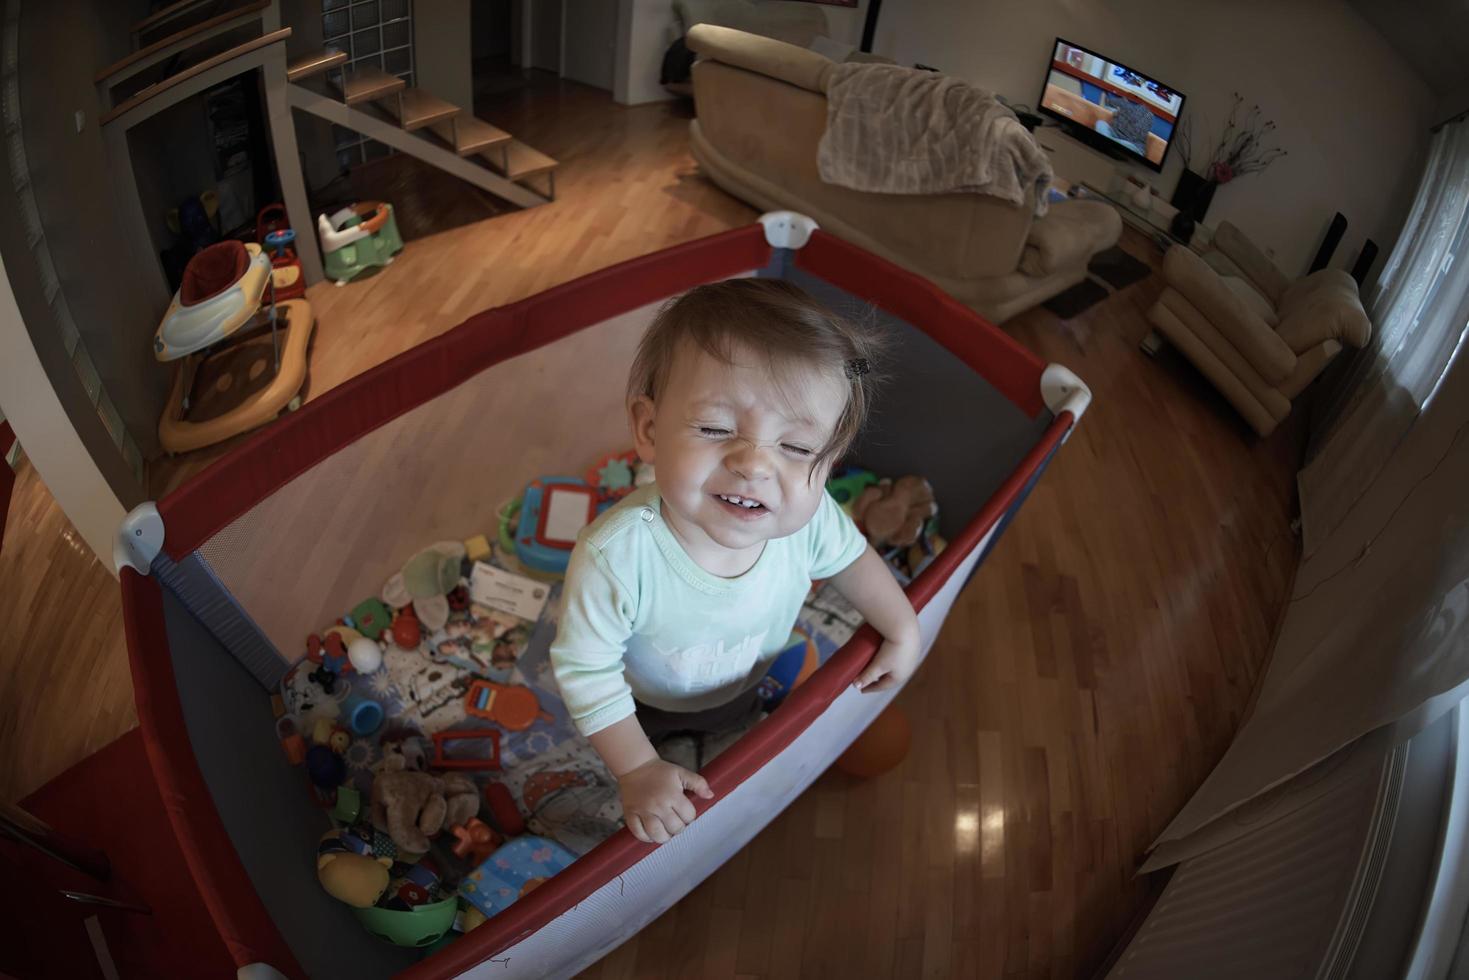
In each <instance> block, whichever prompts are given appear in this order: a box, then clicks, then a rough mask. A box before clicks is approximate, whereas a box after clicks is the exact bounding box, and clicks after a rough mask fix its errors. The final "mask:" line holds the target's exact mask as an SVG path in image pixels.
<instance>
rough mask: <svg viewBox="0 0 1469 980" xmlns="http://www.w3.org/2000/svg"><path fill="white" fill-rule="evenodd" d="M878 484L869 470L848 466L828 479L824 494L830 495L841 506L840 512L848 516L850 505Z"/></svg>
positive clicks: (875, 475)
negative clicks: (869, 488)
mask: <svg viewBox="0 0 1469 980" xmlns="http://www.w3.org/2000/svg"><path fill="white" fill-rule="evenodd" d="M877 482H878V479H877V474H876V473H873V472H872V471H871V470H864V469H859V468H857V467H855V466H849V467H847V468H846V469H843V470H842V471H841V472H839V473H837V474H836V475H834V476H831V477H828V478H827V481H826V492H827V493H829V494H831V495H832V498H833V499H834V500H836V502H837V503H839V504H841V505H842V510H844V511H846V512H847V514H848V516H850V515H851V513H852V504H853V503H854V502H856V500H857V497H858V496H860V495H861V493H862V491H863V490H866V489H867V488H868V487H870V486H873V485H874V484H876V483H877Z"/></svg>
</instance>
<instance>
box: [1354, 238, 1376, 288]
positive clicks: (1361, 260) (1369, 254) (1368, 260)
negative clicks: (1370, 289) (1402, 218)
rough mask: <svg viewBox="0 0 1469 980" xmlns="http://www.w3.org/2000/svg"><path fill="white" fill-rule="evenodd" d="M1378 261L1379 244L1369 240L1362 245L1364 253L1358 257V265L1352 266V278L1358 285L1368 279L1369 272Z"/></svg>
mask: <svg viewBox="0 0 1469 980" xmlns="http://www.w3.org/2000/svg"><path fill="white" fill-rule="evenodd" d="M1376 260H1377V243H1376V242H1374V241H1373V240H1372V239H1370V238H1369V239H1367V240H1366V241H1365V242H1363V243H1362V251H1361V252H1360V253H1358V255H1357V264H1356V265H1354V266H1352V278H1353V279H1355V280H1357V285H1358V286H1360V285H1362V280H1363V279H1366V278H1367V271H1368V270H1369V269H1371V268H1372V263H1373V262H1375V261H1376Z"/></svg>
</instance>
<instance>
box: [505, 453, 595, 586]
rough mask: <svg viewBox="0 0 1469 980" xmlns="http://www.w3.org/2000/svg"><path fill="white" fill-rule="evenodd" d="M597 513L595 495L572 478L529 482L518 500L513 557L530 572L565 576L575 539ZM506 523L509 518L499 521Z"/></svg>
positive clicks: (584, 484) (589, 488) (552, 477)
mask: <svg viewBox="0 0 1469 980" xmlns="http://www.w3.org/2000/svg"><path fill="white" fill-rule="evenodd" d="M600 503H602V504H603V505H604V506H605V502H600ZM598 509H599V501H598V499H597V492H596V491H595V490H593V489H592V488H591V487H589V486H587V484H586V483H585V482H583V481H581V480H578V479H577V478H576V477H573V476H547V477H543V478H541V479H539V480H532V481H531V483H530V486H528V487H526V488H525V493H524V494H523V495H522V496H521V498H520V510H519V517H518V519H516V522H515V523H516V531H515V537H514V551H515V556H516V557H517V558H519V559H520V561H521V563H522V564H524V565H525V566H526V567H527V568H529V569H532V570H533V571H537V572H543V573H549V574H554V575H564V574H566V565H567V563H568V562H569V561H570V560H571V549H572V547H573V546H574V545H575V544H576V536H577V534H578V532H580V531H581V529H582V528H584V527H586V526H587V525H588V524H590V523H591V522H592V521H593V519H595V518H596V516H597V511H598ZM510 519H511V517H510V515H509V514H505V515H503V517H502V520H504V521H505V522H506V523H507V524H508V522H509V520H510Z"/></svg>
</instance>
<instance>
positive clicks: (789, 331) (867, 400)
mask: <svg viewBox="0 0 1469 980" xmlns="http://www.w3.org/2000/svg"><path fill="white" fill-rule="evenodd" d="M683 343H692V344H693V345H694V346H695V348H696V349H698V350H702V351H704V352H705V353H706V354H708V355H709V356H711V357H714V358H717V359H718V360H720V361H722V362H724V363H725V364H732V363H734V360H735V357H736V355H737V354H738V353H741V352H753V353H755V354H756V355H757V356H764V357H765V358H766V360H767V363H768V365H769V368H770V371H771V373H772V374H773V375H774V376H776V377H778V378H779V377H782V376H784V375H787V374H788V373H789V372H790V370H791V369H792V368H797V367H800V368H812V369H815V370H818V371H831V372H834V373H836V374H838V375H839V376H841V377H844V378H846V379H847V404H846V405H845V406H844V407H843V409H842V414H841V417H840V418H839V419H838V420H837V424H836V429H835V430H834V431H833V432H832V435H831V438H830V439H829V440H827V444H826V445H825V446H823V447H822V449H821V451H820V452H818V453H817V455H816V458H815V460H814V462H813V463H812V467H811V469H812V472H813V473H814V472H815V471H816V468H817V467H818V466H820V465H821V464H822V463H826V462H830V461H833V460H836V459H839V458H841V456H842V455H843V454H845V453H846V452H847V450H848V449H850V448H851V447H852V443H853V442H855V441H856V439H857V435H858V434H859V433H860V432H861V431H862V426H863V424H864V423H865V422H866V421H867V414H868V411H869V410H870V409H871V406H872V400H873V395H874V393H875V391H876V388H877V385H878V381H879V376H878V374H877V372H876V371H875V370H874V369H873V365H874V364H876V363H877V361H878V357H879V355H880V354H881V353H882V348H883V342H882V337H881V335H880V334H879V333H878V332H877V331H876V330H875V329H873V328H872V327H871V326H869V325H867V324H865V323H856V322H853V321H852V320H849V319H847V318H846V317H842V316H838V315H837V314H835V313H833V312H831V311H830V310H828V309H827V308H826V307H824V306H822V305H821V304H820V303H818V302H816V301H815V300H814V299H812V298H811V297H810V296H809V295H807V293H806V292H805V291H804V290H802V289H801V288H800V287H799V286H795V285H792V284H791V283H788V282H786V281H785V280H783V279H755V278H747V279H728V280H725V281H723V282H715V283H709V284H708V285H705V286H696V287H695V288H693V289H691V290H689V291H688V292H686V293H684V294H683V295H681V296H678V297H676V298H674V299H673V300H671V301H669V302H668V303H666V304H664V306H663V308H662V309H661V310H659V311H658V315H657V317H655V318H654V320H653V323H652V324H651V325H650V326H649V327H648V331H647V333H645V334H643V339H642V342H641V343H640V344H638V352H637V356H636V357H635V358H634V359H633V364H632V371H631V372H630V373H629V375H628V380H627V398H628V402H629V403H631V402H632V401H634V400H636V399H637V398H639V397H642V396H645V395H646V396H647V397H648V398H651V399H653V400H655V401H656V400H657V398H658V394H659V392H661V391H662V390H663V387H664V385H665V384H666V383H667V381H668V372H669V371H670V370H671V369H672V367H673V360H674V356H675V355H676V354H677V353H678V348H679V345H680V344H683Z"/></svg>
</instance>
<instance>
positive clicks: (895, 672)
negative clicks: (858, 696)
mask: <svg viewBox="0 0 1469 980" xmlns="http://www.w3.org/2000/svg"><path fill="white" fill-rule="evenodd" d="M917 666H918V640H917V638H916V637H915V638H914V639H912V640H883V641H882V646H881V647H880V648H878V651H877V656H875V657H873V658H872V662H871V663H869V664H868V665H867V669H866V670H864V671H862V673H860V674H858V675H857V679H856V680H855V681H854V682H853V686H854V687H856V688H857V690H859V691H861V692H862V693H863V694H876V693H877V692H878V691H886V690H887V689H888V688H890V687H897V686H898V685H899V684H902V683H903V682H904V681H906V680H907V679H908V678H909V677H911V676H912V674H913V671H914V669H915V668H916V667H917Z"/></svg>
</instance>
